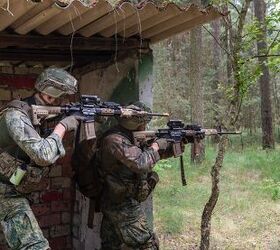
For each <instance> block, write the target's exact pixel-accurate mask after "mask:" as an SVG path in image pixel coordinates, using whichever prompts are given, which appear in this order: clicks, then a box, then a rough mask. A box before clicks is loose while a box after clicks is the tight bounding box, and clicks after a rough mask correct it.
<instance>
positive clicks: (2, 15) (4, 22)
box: [0, 0, 35, 31]
mask: <svg viewBox="0 0 280 250" xmlns="http://www.w3.org/2000/svg"><path fill="white" fill-rule="evenodd" d="M34 6H35V3H33V2H32V1H18V0H10V6H9V10H10V12H11V13H12V14H11V13H9V12H8V11H7V10H4V9H1V8H0V31H2V30H4V29H5V28H7V27H9V26H10V25H11V24H12V23H13V22H15V21H16V20H17V19H18V18H20V17H21V16H22V15H24V14H25V13H26V12H28V11H29V10H30V9H31V8H33V7H34ZM4 7H6V6H4Z"/></svg>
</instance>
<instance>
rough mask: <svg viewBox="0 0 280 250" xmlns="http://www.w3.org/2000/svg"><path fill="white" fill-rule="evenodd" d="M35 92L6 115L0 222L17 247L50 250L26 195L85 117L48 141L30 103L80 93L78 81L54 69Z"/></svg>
mask: <svg viewBox="0 0 280 250" xmlns="http://www.w3.org/2000/svg"><path fill="white" fill-rule="evenodd" d="M35 88H36V91H37V92H36V93H35V94H34V95H33V96H31V97H29V98H27V99H25V100H23V101H19V100H14V101H12V102H10V103H8V104H7V106H6V107H4V108H3V109H2V111H0V221H1V225H2V228H3V232H4V234H5V237H6V240H7V243H8V245H9V247H10V248H11V249H29V250H45V249H50V248H49V244H48V241H47V239H46V238H45V237H44V236H43V233H42V231H41V229H40V228H39V226H38V223H37V221H36V219H35V216H34V214H33V212H32V210H31V208H30V205H29V203H28V200H27V198H26V197H27V195H28V193H30V192H32V191H35V190H36V189H37V190H38V186H40V185H39V183H40V180H41V178H42V177H43V176H45V175H46V174H47V173H48V171H49V169H50V166H51V165H52V164H53V163H55V161H56V160H57V159H58V158H60V157H63V156H64V155H65V150H64V147H63V145H62V138H63V136H64V134H65V132H66V131H71V130H75V129H76V128H77V126H78V124H79V121H78V119H79V118H77V117H75V116H68V117H66V118H64V119H63V120H61V121H60V122H59V123H58V124H57V125H56V127H55V128H54V130H53V132H52V133H51V134H50V135H49V136H48V137H46V138H42V137H41V136H40V135H39V133H38V132H37V131H38V128H34V127H33V125H32V122H31V117H30V109H31V107H30V105H32V104H36V105H52V103H54V101H55V100H56V99H57V98H59V97H61V96H62V95H65V94H74V93H76V92H77V80H76V79H75V78H74V77H73V76H72V75H70V74H69V73H67V72H66V71H65V70H62V69H58V68H49V69H46V70H45V71H44V72H43V73H42V74H41V75H40V76H39V77H38V79H37V81H36V84H35Z"/></svg>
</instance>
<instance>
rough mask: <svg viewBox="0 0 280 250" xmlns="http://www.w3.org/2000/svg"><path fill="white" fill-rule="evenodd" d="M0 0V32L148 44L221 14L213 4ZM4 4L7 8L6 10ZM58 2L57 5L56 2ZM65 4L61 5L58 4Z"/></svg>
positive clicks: (87, 0)
mask: <svg viewBox="0 0 280 250" xmlns="http://www.w3.org/2000/svg"><path fill="white" fill-rule="evenodd" d="M95 2H96V1H95V0H79V1H77V0H76V1H74V0H60V1H54V0H44V1H41V2H38V0H37V2H36V1H30V0H29V1H27V0H9V1H7V0H0V7H2V8H0V32H4V31H7V32H8V33H15V34H20V35H27V34H29V33H31V32H32V34H34V32H35V33H38V34H41V35H44V36H46V35H50V34H59V35H62V36H67V35H70V34H72V33H73V32H75V33H76V34H79V35H81V36H84V37H92V36H101V37H106V38H108V37H115V36H116V35H117V36H120V37H123V38H130V37H141V38H143V39H149V40H150V41H151V42H152V43H155V42H158V41H160V40H163V39H165V38H168V37H171V36H173V35H175V34H177V33H180V32H183V31H186V30H189V29H191V28H193V27H195V26H197V25H201V24H204V23H207V22H209V21H211V20H213V19H216V18H218V17H220V16H221V15H222V14H221V13H220V12H218V11H217V10H216V9H215V8H213V7H208V8H204V9H201V8H199V7H197V6H195V5H189V6H187V7H185V8H180V7H179V6H178V5H176V4H174V3H170V4H166V5H164V6H158V5H156V4H154V3H153V2H150V1H145V2H143V3H142V4H138V5H134V4H132V3H130V2H128V1H120V2H118V4H116V5H112V4H111V3H109V2H108V1H106V0H99V1H98V2H97V4H95ZM7 3H9V6H8V7H9V8H8V10H9V11H7V10H4V9H7ZM58 3H59V4H60V7H59V5H58ZM63 3H65V5H64V7H61V6H62V4H63Z"/></svg>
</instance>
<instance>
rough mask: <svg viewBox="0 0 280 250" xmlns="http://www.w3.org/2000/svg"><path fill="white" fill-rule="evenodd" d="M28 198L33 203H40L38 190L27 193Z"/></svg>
mask: <svg viewBox="0 0 280 250" xmlns="http://www.w3.org/2000/svg"><path fill="white" fill-rule="evenodd" d="M28 199H30V200H31V201H32V203H33V204H38V203H40V192H32V193H31V194H29V195H28Z"/></svg>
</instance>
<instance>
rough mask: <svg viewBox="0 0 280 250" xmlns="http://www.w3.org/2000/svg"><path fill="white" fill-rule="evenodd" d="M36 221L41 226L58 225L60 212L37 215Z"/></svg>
mask: <svg viewBox="0 0 280 250" xmlns="http://www.w3.org/2000/svg"><path fill="white" fill-rule="evenodd" d="M38 222H39V225H40V227H42V228H45V227H49V226H54V225H59V224H60V223H61V216H60V214H50V215H43V216H41V217H38Z"/></svg>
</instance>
